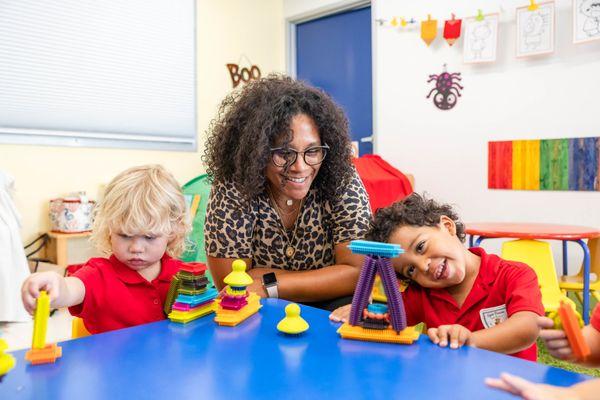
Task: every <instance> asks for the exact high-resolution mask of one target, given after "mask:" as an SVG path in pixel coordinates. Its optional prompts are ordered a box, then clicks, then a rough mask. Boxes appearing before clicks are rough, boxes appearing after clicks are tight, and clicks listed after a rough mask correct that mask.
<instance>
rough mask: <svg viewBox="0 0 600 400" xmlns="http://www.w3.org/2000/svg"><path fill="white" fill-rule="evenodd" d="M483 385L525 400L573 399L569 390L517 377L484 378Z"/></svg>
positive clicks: (572, 394)
mask: <svg viewBox="0 0 600 400" xmlns="http://www.w3.org/2000/svg"><path fill="white" fill-rule="evenodd" d="M485 384H486V385H488V386H490V387H493V388H495V389H500V390H504V391H507V392H509V393H512V394H514V395H516V396H519V397H521V398H523V399H527V400H553V399H554V400H560V399H575V398H579V397H578V396H576V394H575V393H574V391H573V390H572V389H571V388H568V387H567V388H565V387H558V386H552V385H544V384H540V383H533V382H530V381H528V380H526V379H523V378H520V377H518V376H514V375H510V374H507V373H502V374H501V375H500V378H486V379H485Z"/></svg>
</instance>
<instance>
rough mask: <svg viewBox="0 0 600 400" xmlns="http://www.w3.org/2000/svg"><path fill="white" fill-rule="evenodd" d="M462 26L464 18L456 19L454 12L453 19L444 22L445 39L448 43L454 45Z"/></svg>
mask: <svg viewBox="0 0 600 400" xmlns="http://www.w3.org/2000/svg"><path fill="white" fill-rule="evenodd" d="M461 26H462V19H456V17H455V15H454V14H452V19H450V20H448V21H446V22H445V23H444V39H446V42H448V45H450V46H452V45H453V44H454V43H455V42H456V41H457V40H458V38H459V37H460V28H461Z"/></svg>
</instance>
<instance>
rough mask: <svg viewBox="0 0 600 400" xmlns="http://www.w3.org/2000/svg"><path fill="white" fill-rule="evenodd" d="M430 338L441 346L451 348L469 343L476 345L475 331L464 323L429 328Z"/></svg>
mask: <svg viewBox="0 0 600 400" xmlns="http://www.w3.org/2000/svg"><path fill="white" fill-rule="evenodd" d="M427 336H429V339H430V340H431V341H432V342H433V343H435V344H437V345H439V346H440V347H446V346H448V343H449V344H450V348H451V349H458V348H459V347H462V346H464V345H465V344H467V345H474V343H473V333H472V332H471V331H470V330H468V329H467V328H465V327H464V326H462V325H457V324H455V325H440V326H438V327H437V328H429V329H428V330H427Z"/></svg>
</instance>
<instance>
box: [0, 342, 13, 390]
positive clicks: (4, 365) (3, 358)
mask: <svg viewBox="0 0 600 400" xmlns="http://www.w3.org/2000/svg"><path fill="white" fill-rule="evenodd" d="M6 349H8V345H7V344H6V342H5V341H4V340H3V339H0V382H2V380H3V379H4V375H6V374H8V371H10V370H11V369H13V368H14V367H15V364H16V361H15V358H14V357H13V356H12V355H11V354H6V353H5V351H6Z"/></svg>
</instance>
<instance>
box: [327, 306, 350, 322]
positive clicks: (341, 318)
mask: <svg viewBox="0 0 600 400" xmlns="http://www.w3.org/2000/svg"><path fill="white" fill-rule="evenodd" d="M351 309H352V304H346V305H345V306H341V307H339V308H336V309H335V310H334V311H333V312H332V313H331V314H329V319H330V320H332V321H333V322H348V319H349V318H350V310H351Z"/></svg>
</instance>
